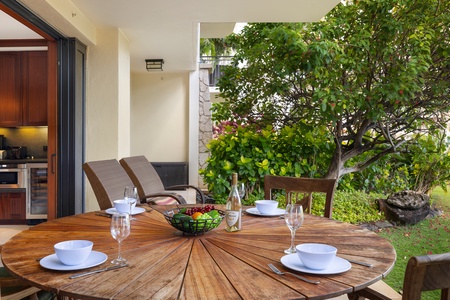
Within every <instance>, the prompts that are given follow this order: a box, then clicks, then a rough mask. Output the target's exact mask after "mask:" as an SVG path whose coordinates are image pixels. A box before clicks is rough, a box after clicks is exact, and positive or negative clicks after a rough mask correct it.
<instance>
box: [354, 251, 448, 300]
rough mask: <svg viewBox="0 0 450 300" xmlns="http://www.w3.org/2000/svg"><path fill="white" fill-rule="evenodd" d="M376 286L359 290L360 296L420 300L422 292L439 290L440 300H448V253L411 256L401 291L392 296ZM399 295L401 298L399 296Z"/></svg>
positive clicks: (384, 299) (377, 299)
mask: <svg viewBox="0 0 450 300" xmlns="http://www.w3.org/2000/svg"><path fill="white" fill-rule="evenodd" d="M379 287H380V286H378V287H374V286H369V287H367V288H366V289H364V290H362V291H360V292H359V293H358V294H359V296H360V297H365V298H367V299H371V300H388V299H403V300H420V299H421V295H422V292H425V291H432V290H441V297H440V299H441V300H450V253H443V254H432V255H422V256H414V257H411V258H410V259H409V261H408V265H407V266H406V270H405V278H404V281H403V293H402V295H400V294H397V295H398V297H396V298H394V296H393V293H392V291H390V294H389V295H387V294H385V293H383V291H381V290H380V288H379ZM400 297H401V298H400Z"/></svg>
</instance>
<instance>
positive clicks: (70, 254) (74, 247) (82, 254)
mask: <svg viewBox="0 0 450 300" xmlns="http://www.w3.org/2000/svg"><path fill="white" fill-rule="evenodd" d="M93 245H94V243H93V242H91V241H86V240H71V241H64V242H60V243H57V244H55V246H54V249H55V253H56V256H57V257H58V259H59V260H60V261H61V262H62V263H63V264H65V265H68V266H75V265H79V264H82V263H83V262H84V261H85V260H86V259H87V258H88V257H89V255H90V254H91V251H92V246H93Z"/></svg>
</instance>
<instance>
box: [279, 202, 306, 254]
mask: <svg viewBox="0 0 450 300" xmlns="http://www.w3.org/2000/svg"><path fill="white" fill-rule="evenodd" d="M284 220H285V221H286V225H287V226H288V227H289V229H290V230H291V247H290V248H289V249H286V250H284V252H285V253H289V254H290V253H296V252H297V250H296V249H295V245H294V239H295V232H296V231H297V229H299V228H300V227H301V226H302V224H303V207H302V206H301V205H299V204H288V205H286V212H285V213H284Z"/></svg>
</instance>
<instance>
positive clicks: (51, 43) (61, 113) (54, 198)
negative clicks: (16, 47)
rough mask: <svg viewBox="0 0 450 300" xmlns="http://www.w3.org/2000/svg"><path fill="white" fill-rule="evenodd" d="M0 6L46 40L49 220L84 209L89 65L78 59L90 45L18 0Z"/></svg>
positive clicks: (11, 0) (5, 0)
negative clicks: (57, 26) (85, 113)
mask: <svg viewBox="0 0 450 300" xmlns="http://www.w3.org/2000/svg"><path fill="white" fill-rule="evenodd" d="M0 10H3V11H4V12H5V13H7V14H9V15H10V16H11V17H13V18H15V19H16V20H18V21H19V22H21V23H22V24H24V25H25V26H27V27H28V28H30V29H31V30H33V31H35V32H36V33H38V34H39V35H41V36H42V37H44V39H45V41H46V42H47V46H48V82H49V84H48V90H47V92H48V100H47V103H48V116H49V118H48V144H47V146H48V152H47V153H48V154H47V160H48V220H52V219H55V218H59V217H64V216H68V215H73V214H76V213H81V212H83V210H84V183H83V176H82V174H83V173H82V163H80V162H83V161H84V148H85V147H84V141H85V139H84V103H85V89H84V87H85V75H84V72H85V68H81V69H80V68H74V65H76V64H77V63H78V65H80V59H81V60H83V61H82V62H81V65H82V66H84V60H85V56H86V47H85V46H84V45H82V44H81V43H80V42H78V41H76V40H75V39H69V38H67V37H65V36H63V35H62V34H61V33H59V32H58V31H56V30H55V29H53V27H51V26H49V25H48V24H47V23H46V22H44V21H43V20H41V19H40V18H39V17H38V16H36V15H35V14H34V13H32V12H31V11H29V10H28V9H27V8H26V7H24V6H23V5H21V4H20V3H18V2H16V1H14V0H0ZM19 43H20V42H19ZM76 53H82V54H83V55H82V56H81V57H80V55H76ZM77 72H78V73H77ZM80 72H81V74H79V73H80ZM80 81H81V82H80ZM74 101H78V103H75V104H74ZM75 107H77V108H78V109H77V110H75V109H74V108H75ZM80 110H81V111H80ZM80 129H81V133H80ZM62 135H64V138H62ZM74 150H75V151H74ZM62 175H64V176H62Z"/></svg>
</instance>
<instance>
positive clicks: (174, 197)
mask: <svg viewBox="0 0 450 300" xmlns="http://www.w3.org/2000/svg"><path fill="white" fill-rule="evenodd" d="M83 170H84V172H85V173H86V176H87V178H88V180H89V182H90V183H91V186H92V189H93V190H94V194H95V196H96V198H97V201H98V204H99V206H100V209H102V210H104V209H108V208H111V207H114V200H117V199H122V198H123V192H124V189H125V187H126V186H136V185H135V184H134V183H133V181H132V180H131V179H130V177H129V176H128V174H127V172H125V170H124V169H123V168H122V166H121V165H120V164H119V162H118V161H117V160H116V159H108V160H100V161H92V162H86V163H84V164H83ZM138 191H139V188H138ZM152 197H158V200H155V201H154V202H153V204H157V205H164V204H177V203H186V201H185V200H184V199H183V197H181V196H180V195H178V194H175V193H165V192H156V191H155V192H154V193H152V194H151V195H150V194H146V195H143V194H139V199H140V202H141V203H147V201H146V200H147V199H148V198H152Z"/></svg>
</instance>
